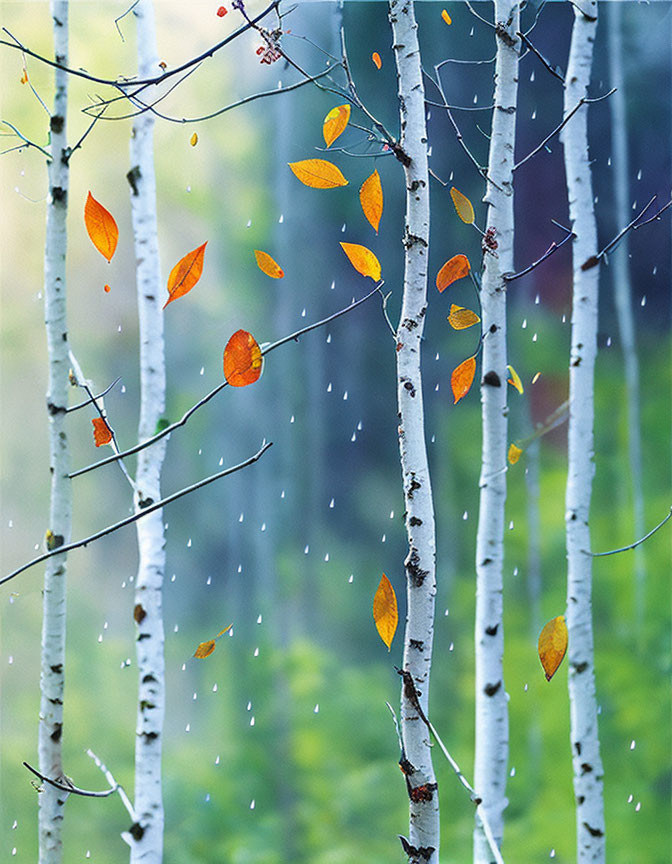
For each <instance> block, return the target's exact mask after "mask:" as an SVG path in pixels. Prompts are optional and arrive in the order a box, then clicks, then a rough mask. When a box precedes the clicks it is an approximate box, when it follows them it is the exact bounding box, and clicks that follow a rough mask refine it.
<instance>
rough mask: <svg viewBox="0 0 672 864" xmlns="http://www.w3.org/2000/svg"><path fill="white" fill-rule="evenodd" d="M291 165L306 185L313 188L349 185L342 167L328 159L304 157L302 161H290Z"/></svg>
mask: <svg viewBox="0 0 672 864" xmlns="http://www.w3.org/2000/svg"><path fill="white" fill-rule="evenodd" d="M289 167H290V168H291V169H292V171H293V172H294V174H296V176H297V177H298V178H299V180H300V181H301V182H302V183H303V184H304V185H305V186H312V188H313V189H336V187H337V186H347V185H348V181H347V180H346V179H345V177H344V176H343V174H342V173H341V170H340V168H338V166H336V165H334V163H333V162H327V160H326V159H303V160H302V161H301V162H290V163H289Z"/></svg>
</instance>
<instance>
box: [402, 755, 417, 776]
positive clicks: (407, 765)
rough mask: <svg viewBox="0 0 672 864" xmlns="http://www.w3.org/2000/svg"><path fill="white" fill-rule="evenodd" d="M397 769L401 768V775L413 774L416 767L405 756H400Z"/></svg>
mask: <svg viewBox="0 0 672 864" xmlns="http://www.w3.org/2000/svg"><path fill="white" fill-rule="evenodd" d="M399 767H400V768H401V773H402V774H404V775H406V774H415V772H416V770H417V769H416V767H415V765H413V764H412V763H411V762H409V761H408V759H407V758H406V757H405V756H402V757H401V759H400V760H399Z"/></svg>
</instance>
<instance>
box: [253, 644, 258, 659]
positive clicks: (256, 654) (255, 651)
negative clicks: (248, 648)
mask: <svg viewBox="0 0 672 864" xmlns="http://www.w3.org/2000/svg"><path fill="white" fill-rule="evenodd" d="M252 656H253V657H258V656H259V647H258V646H257V647H256V648H255V649H254V654H253V655H252Z"/></svg>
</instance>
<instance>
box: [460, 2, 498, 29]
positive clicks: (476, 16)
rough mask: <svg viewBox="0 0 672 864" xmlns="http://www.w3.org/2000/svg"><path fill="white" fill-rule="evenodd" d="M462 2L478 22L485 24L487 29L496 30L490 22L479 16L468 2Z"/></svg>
mask: <svg viewBox="0 0 672 864" xmlns="http://www.w3.org/2000/svg"><path fill="white" fill-rule="evenodd" d="M464 2H465V3H466V4H467V9H468V10H469V11H470V12H471V14H472V15H473V16H474V17H475V18H478V20H479V21H482V22H483V23H484V24H487V26H488V27H492V29H493V30H496V29H497V28H496V27H495V25H494V24H493V23H492V21H488V19H487V18H483V17H482V16H481V15H479V14H478V12H477V11H476V10H475V9H474V7H473V6H472V5H471V3H470V2H469V0H464Z"/></svg>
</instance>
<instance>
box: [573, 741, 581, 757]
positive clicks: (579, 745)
mask: <svg viewBox="0 0 672 864" xmlns="http://www.w3.org/2000/svg"><path fill="white" fill-rule="evenodd" d="M574 747H575V749H576V755H577V756H580V755H581V742H580V741H575V742H574Z"/></svg>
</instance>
